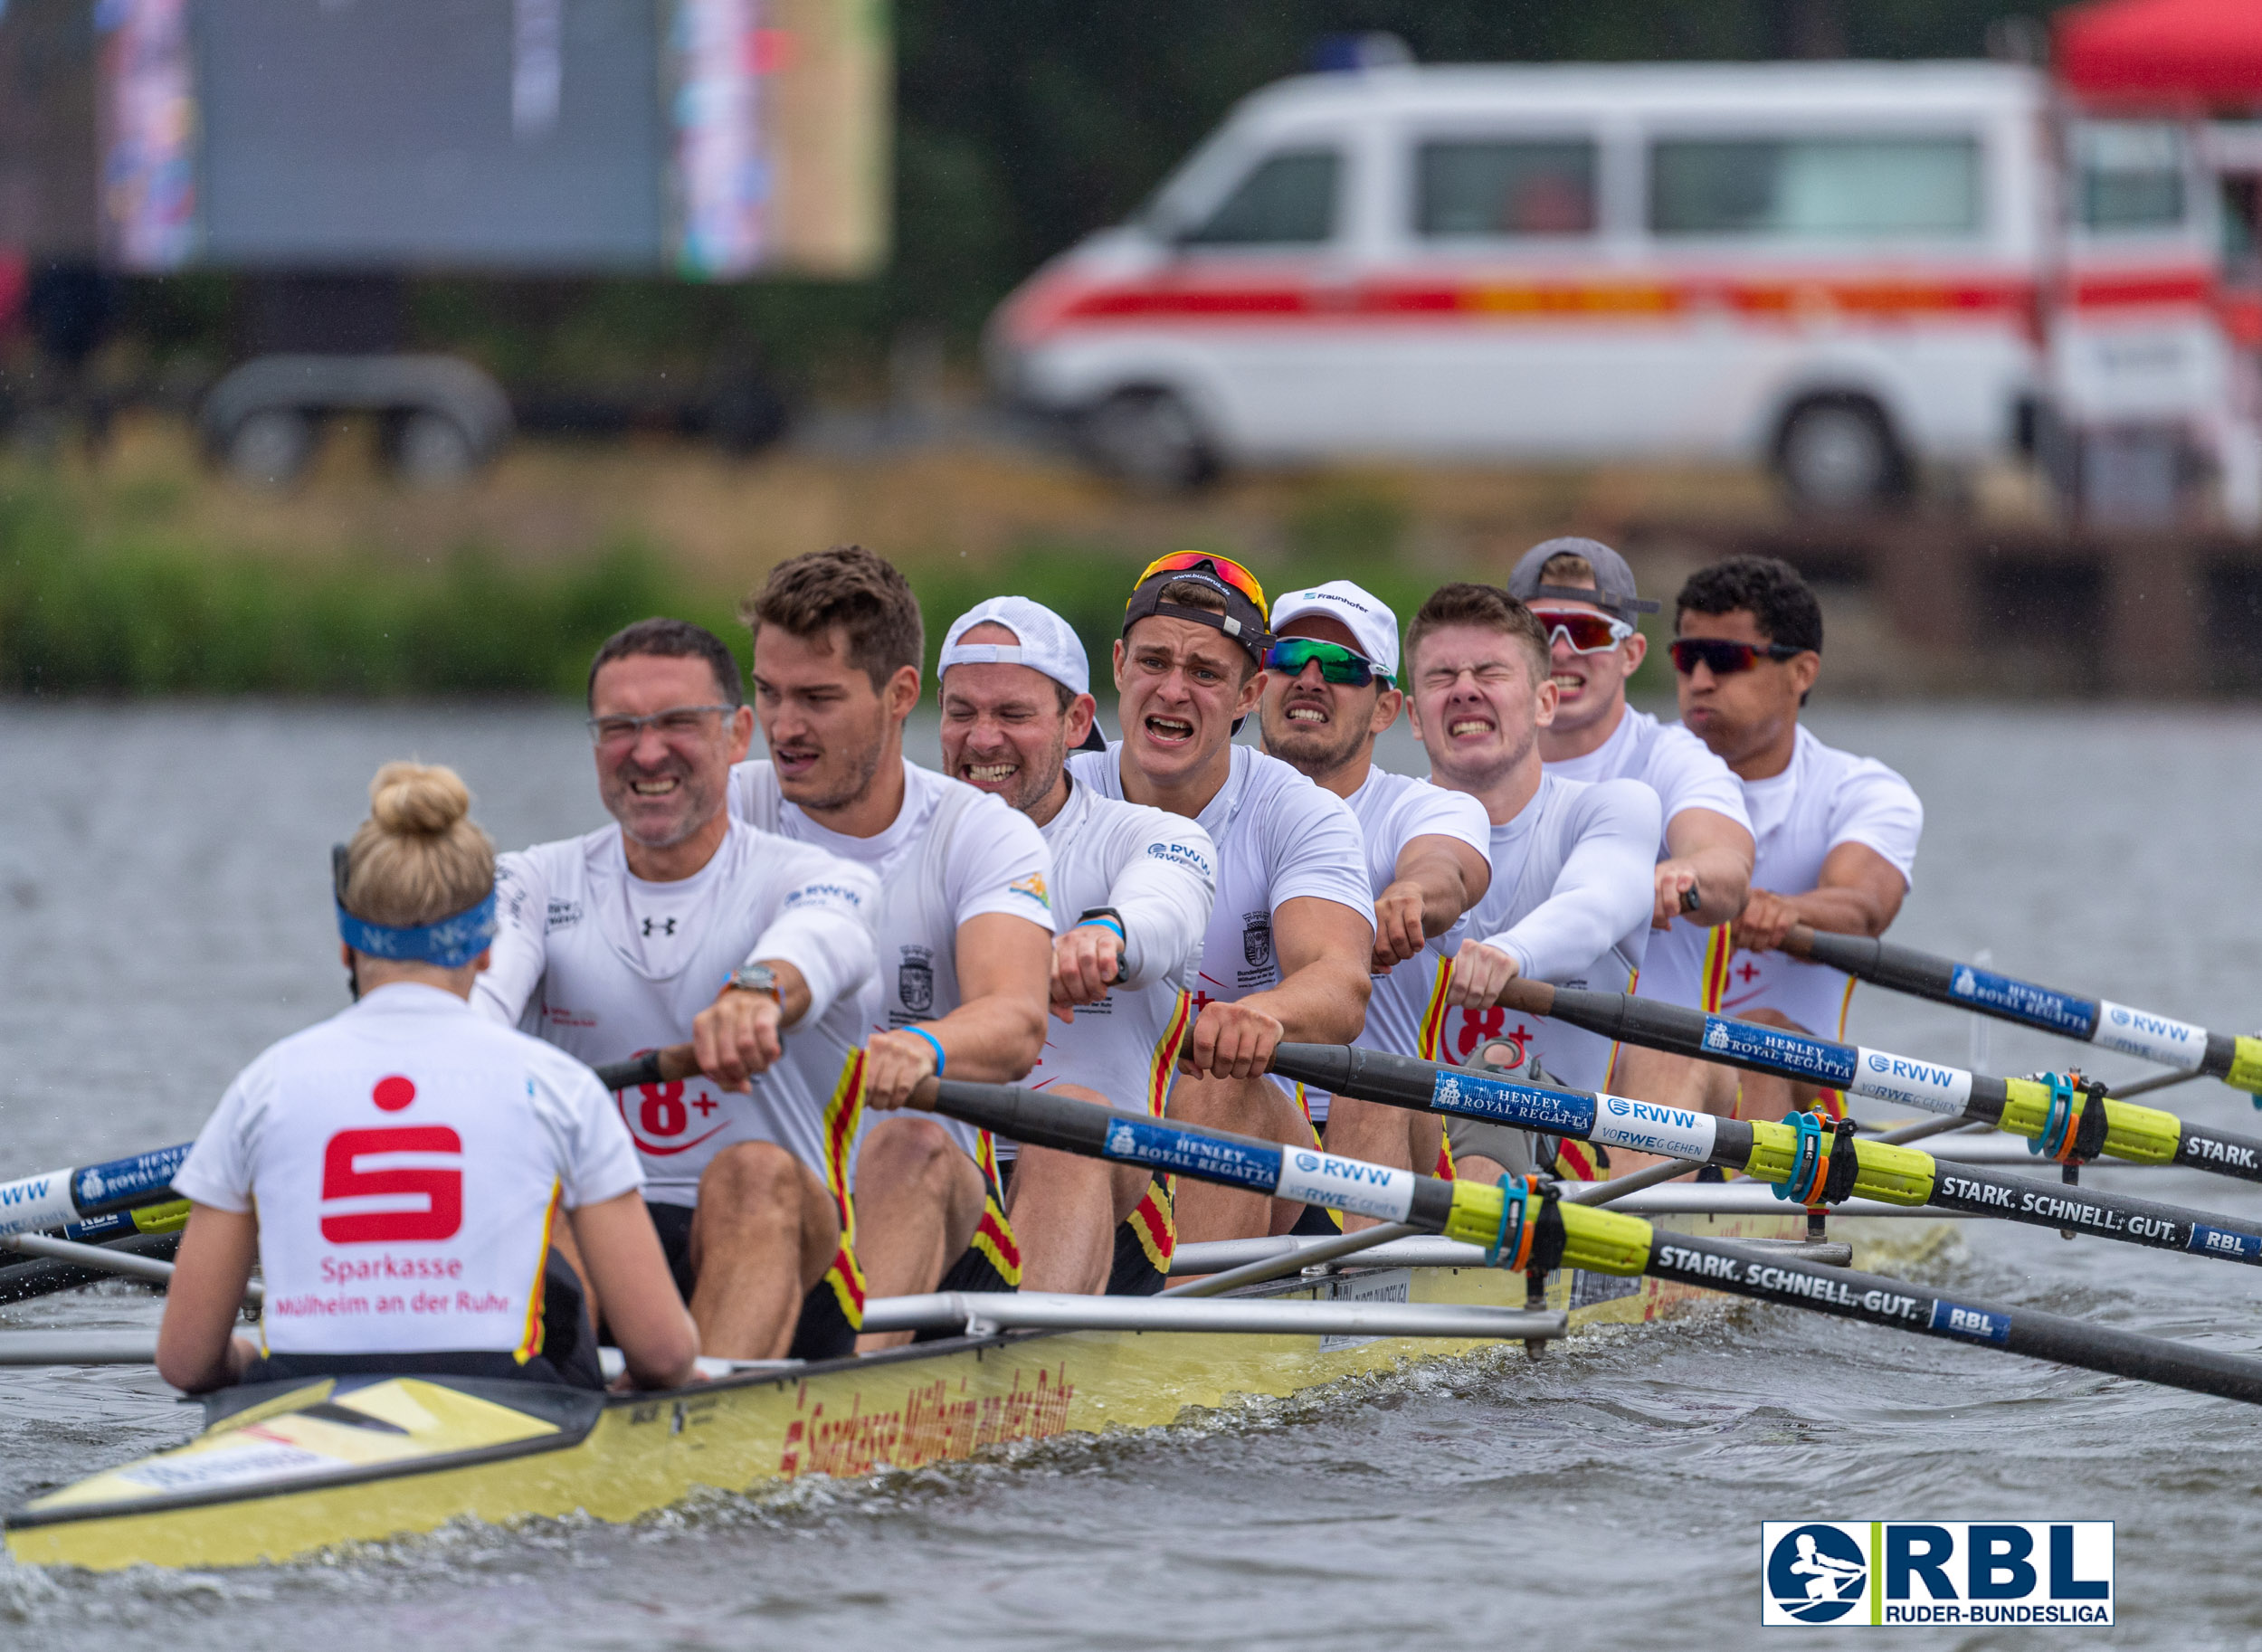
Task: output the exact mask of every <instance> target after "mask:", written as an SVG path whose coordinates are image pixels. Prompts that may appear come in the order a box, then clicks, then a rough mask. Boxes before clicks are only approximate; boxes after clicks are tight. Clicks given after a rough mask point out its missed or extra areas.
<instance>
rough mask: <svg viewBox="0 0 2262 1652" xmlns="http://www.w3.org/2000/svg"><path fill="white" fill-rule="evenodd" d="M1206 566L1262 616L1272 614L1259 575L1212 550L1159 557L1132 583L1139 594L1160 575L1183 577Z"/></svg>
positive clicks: (1229, 557) (1175, 553) (1141, 571)
mask: <svg viewBox="0 0 2262 1652" xmlns="http://www.w3.org/2000/svg"><path fill="white" fill-rule="evenodd" d="M1204 563H1207V564H1209V565H1210V566H1211V567H1212V568H1214V569H1215V570H1216V571H1217V576H1218V577H1219V578H1220V579H1221V580H1223V581H1224V582H1225V583H1226V584H1229V585H1231V586H1232V587H1233V589H1234V590H1236V591H1238V592H1240V593H1241V594H1242V595H1243V596H1245V597H1247V598H1248V599H1249V600H1250V602H1252V603H1256V604H1257V612H1259V613H1269V612H1272V605H1271V604H1270V603H1268V602H1266V601H1265V588H1264V587H1263V586H1262V585H1260V584H1258V583H1257V576H1256V575H1255V574H1251V573H1250V571H1249V570H1248V569H1247V568H1244V567H1243V566H1241V565H1240V563H1238V562H1235V561H1234V560H1233V559H1232V558H1231V556H1219V555H1214V554H1212V552H1209V551H1173V552H1172V553H1171V554H1170V555H1167V556H1157V557H1156V558H1155V560H1154V561H1153V562H1150V563H1148V564H1147V565H1146V566H1145V567H1144V568H1142V569H1141V570H1140V571H1139V576H1138V578H1136V579H1135V580H1133V581H1132V582H1131V589H1132V590H1134V591H1136V590H1137V589H1138V588H1139V587H1140V586H1141V585H1144V584H1146V582H1147V581H1148V580H1150V579H1153V578H1154V577H1155V575H1156V574H1184V573H1188V572H1190V571H1192V570H1193V569H1196V568H1199V567H1201V566H1202V564H1204Z"/></svg>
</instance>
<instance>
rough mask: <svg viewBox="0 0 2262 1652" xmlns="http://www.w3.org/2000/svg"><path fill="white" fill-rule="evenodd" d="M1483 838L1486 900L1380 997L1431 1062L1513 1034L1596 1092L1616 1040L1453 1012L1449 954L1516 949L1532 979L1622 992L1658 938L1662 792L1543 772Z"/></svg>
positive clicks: (1558, 1026) (1389, 982)
mask: <svg viewBox="0 0 2262 1652" xmlns="http://www.w3.org/2000/svg"><path fill="white" fill-rule="evenodd" d="M1488 838H1489V848H1488V850H1487V854H1488V858H1489V859H1490V860H1491V862H1492V883H1491V886H1490V887H1489V888H1487V889H1486V891H1485V896H1484V898H1483V899H1482V900H1480V901H1478V903H1477V904H1476V905H1475V906H1474V907H1470V908H1469V909H1468V912H1467V913H1466V914H1464V915H1463V916H1462V918H1461V921H1460V922H1459V924H1457V925H1455V926H1453V927H1452V928H1451V929H1449V930H1447V931H1446V932H1445V934H1443V935H1440V936H1438V937H1437V938H1436V939H1435V940H1433V941H1431V942H1430V945H1428V946H1427V947H1426V948H1424V949H1423V951H1422V952H1421V955H1420V956H1418V957H1413V958H1409V959H1407V960H1406V962H1405V963H1403V964H1400V965H1398V967H1397V968H1395V969H1393V970H1392V971H1391V973H1389V974H1387V975H1385V976H1384V977H1383V979H1382V980H1380V981H1378V982H1376V983H1374V996H1375V998H1376V999H1377V1000H1378V1001H1380V1000H1381V999H1383V997H1384V996H1386V995H1387V996H1388V997H1389V998H1390V999H1391V1000H1392V1005H1391V1008H1390V1011H1388V1013H1389V1015H1390V1017H1391V1024H1392V1025H1399V1024H1401V1023H1402V1021H1405V1020H1411V1021H1412V1022H1413V1023H1414V1025H1415V1027H1416V1029H1417V1032H1416V1039H1415V1048H1414V1053H1415V1054H1416V1055H1418V1056H1420V1057H1421V1058H1422V1059H1424V1060H1428V1061H1448V1062H1454V1063H1459V1062H1463V1061H1466V1060H1468V1058H1469V1056H1470V1055H1471V1053H1473V1052H1474V1051H1475V1050H1476V1049H1477V1048H1478V1045H1479V1043H1480V1042H1482V1041H1483V1040H1487V1039H1506V1040H1508V1041H1509V1042H1511V1043H1513V1044H1514V1045H1515V1046H1516V1049H1517V1051H1518V1053H1519V1054H1521V1055H1526V1056H1529V1055H1536V1056H1538V1057H1539V1059H1540V1060H1541V1062H1542V1063H1543V1064H1544V1066H1545V1067H1546V1068H1547V1070H1548V1071H1549V1072H1550V1073H1552V1074H1553V1075H1554V1077H1555V1078H1557V1079H1559V1080H1561V1081H1562V1082H1563V1083H1564V1084H1567V1085H1570V1086H1572V1087H1573V1088H1576V1089H1582V1090H1596V1089H1600V1088H1601V1087H1602V1086H1603V1085H1604V1084H1606V1083H1607V1082H1609V1079H1610V1063H1611V1040H1608V1039H1606V1038H1603V1037H1601V1036H1600V1035H1599V1034H1596V1033H1592V1032H1588V1031H1586V1030H1583V1029H1582V1028H1578V1027H1573V1026H1570V1025H1568V1024H1566V1023H1564V1022H1562V1021H1552V1020H1544V1019H1542V1018H1540V1017H1537V1016H1527V1015H1515V1014H1511V1013H1510V1012H1508V1011H1506V1010H1504V1009H1502V1008H1500V1007H1499V1006H1497V1005H1495V1006H1494V1007H1492V1008H1491V1009H1488V1010H1473V1011H1472V1010H1467V1009H1448V1008H1447V1006H1446V1003H1445V987H1446V983H1447V982H1448V981H1449V978H1450V974H1451V965H1452V958H1453V955H1454V954H1456V953H1458V952H1459V951H1460V948H1461V943H1462V942H1463V941H1465V940H1471V939H1474V940H1478V941H1481V942H1483V943H1484V944H1485V945H1488V946H1495V947H1497V948H1499V949H1500V950H1501V951H1503V952H1505V953H1507V954H1510V955H1511V956H1513V957H1514V958H1515V959H1516V970H1517V973H1519V974H1521V975H1523V976H1524V977H1525V978H1526V979H1528V980H1533V981H1545V982H1549V983H1553V984H1554V985H1556V986H1566V987H1578V988H1582V989H1584V990H1587V991H1592V992H1624V991H1625V990H1626V988H1627V986H1628V985H1629V983H1630V981H1631V979H1632V977H1633V975H1634V973H1635V972H1636V971H1638V970H1639V969H1640V967H1641V959H1642V952H1643V949H1644V947H1646V946H1647V945H1649V943H1650V941H1651V939H1652V937H1651V935H1650V933H1649V914H1650V911H1651V909H1652V906H1653V903H1654V897H1653V895H1652V893H1651V891H1652V889H1653V888H1654V887H1655V886H1654V884H1653V882H1652V880H1651V878H1650V876H1649V869H1650V868H1651V867H1653V866H1654V865H1656V864H1657V856H1656V845H1657V839H1658V800H1657V793H1654V792H1652V791H1650V790H1649V788H1648V787H1647V786H1644V785H1641V784H1640V783H1638V782H1635V781H1630V780H1606V781H1601V782H1598V783H1595V784H1592V785H1582V784H1581V783H1578V782H1577V781H1573V780H1565V779H1563V777H1562V776H1561V775H1559V774H1554V773H1552V772H1543V773H1542V774H1541V776H1540V783H1539V790H1538V791H1536V792H1535V793H1533V794H1532V800H1531V802H1527V803H1525V805H1524V807H1523V808H1521V809H1519V810H1518V811H1516V818H1515V819H1513V820H1511V821H1507V822H1506V824H1505V825H1500V826H1494V827H1492V828H1491V829H1490V831H1489V833H1488ZM1373 1013H1374V1012H1373V1011H1372V1010H1370V1011H1368V1018H1369V1020H1370V1021H1372V1020H1373Z"/></svg>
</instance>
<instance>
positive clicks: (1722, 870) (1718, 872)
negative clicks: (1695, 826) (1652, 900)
mask: <svg viewBox="0 0 2262 1652" xmlns="http://www.w3.org/2000/svg"><path fill="white" fill-rule="evenodd" d="M1675 859H1678V860H1680V861H1681V862H1682V863H1683V864H1684V865H1686V866H1687V867H1688V868H1689V869H1691V870H1693V871H1694V872H1695V873H1696V893H1697V897H1698V904H1697V907H1696V910H1695V911H1693V912H1684V913H1683V914H1682V915H1681V916H1684V917H1686V918H1687V919H1688V921H1689V922H1691V923H1692V924H1698V925H1702V926H1705V927H1706V928H1710V927H1711V926H1713V925H1715V924H1725V923H1726V922H1727V921H1728V920H1729V919H1731V918H1733V917H1734V916H1735V915H1736V914H1737V913H1739V912H1741V911H1743V910H1744V897H1746V896H1747V895H1749V894H1750V893H1751V887H1752V859H1751V857H1750V856H1749V855H1746V854H1743V853H1739V852H1738V851H1737V850H1733V849H1729V848H1726V847H1724V846H1709V847H1706V848H1704V849H1700V850H1696V852H1695V853H1694V854H1690V855H1686V856H1676V857H1675Z"/></svg>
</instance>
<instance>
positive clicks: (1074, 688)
mask: <svg viewBox="0 0 2262 1652" xmlns="http://www.w3.org/2000/svg"><path fill="white" fill-rule="evenodd" d="M977 625H1003V627H1005V629H1006V630H1008V631H1012V633H1013V635H1014V636H1016V637H1018V638H1020V639H1021V641H1020V643H1019V645H1018V646H1016V645H1015V644H1012V643H1010V642H961V641H958V639H959V638H961V637H963V636H965V634H966V633H967V632H968V631H972V630H973V629H974V627H975V626H977ZM955 665H1025V666H1027V667H1029V668H1030V669H1031V670H1033V671H1041V672H1043V673H1044V674H1045V675H1046V676H1047V677H1050V679H1052V680H1053V681H1054V682H1057V683H1059V684H1060V686H1061V687H1062V688H1066V689H1067V690H1068V691H1069V693H1071V694H1089V693H1090V692H1091V691H1092V668H1091V661H1090V660H1088V659H1087V658H1086V657H1085V654H1084V644H1083V641H1082V640H1081V639H1080V638H1079V637H1078V636H1077V634H1076V628H1075V627H1074V626H1072V625H1070V624H1069V622H1067V621H1066V620H1064V619H1062V618H1061V617H1060V615H1059V614H1057V613H1055V612H1052V610H1051V609H1050V608H1048V607H1046V606H1045V605H1044V604H1043V603H1032V602H1031V601H1030V600H1029V599H1028V598H1027V597H1025V596H993V597H992V598H991V599H990V600H989V601H988V602H986V603H975V604H974V606H973V607H972V608H969V609H967V610H966V612H964V613H962V614H960V615H959V616H958V617H957V618H956V619H955V620H953V621H952V622H950V629H949V631H946V632H945V633H944V634H943V658H942V663H941V664H939V665H937V666H936V668H935V674H936V676H937V677H940V676H941V675H942V674H943V673H944V672H945V671H947V670H949V669H950V668H951V667H953V666H955Z"/></svg>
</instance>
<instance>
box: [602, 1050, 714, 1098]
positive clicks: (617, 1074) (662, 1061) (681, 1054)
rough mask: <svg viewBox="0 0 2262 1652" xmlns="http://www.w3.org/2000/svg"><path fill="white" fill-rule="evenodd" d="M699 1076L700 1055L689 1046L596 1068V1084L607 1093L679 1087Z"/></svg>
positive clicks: (654, 1052) (659, 1051) (654, 1051)
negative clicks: (651, 1086)
mask: <svg viewBox="0 0 2262 1652" xmlns="http://www.w3.org/2000/svg"><path fill="white" fill-rule="evenodd" d="M698 1077H699V1055H698V1052H697V1051H695V1050H694V1049H692V1048H691V1046H690V1045H689V1044H670V1045H669V1046H668V1047H667V1048H666V1049H648V1050H646V1051H645V1052H644V1053H643V1054H642V1055H641V1056H632V1057H631V1058H630V1059H628V1060H626V1061H609V1062H607V1063H606V1064H605V1065H604V1066H603V1067H600V1068H597V1082H598V1083H599V1084H602V1085H603V1086H604V1087H605V1088H606V1089H608V1090H632V1089H634V1088H635V1087H637V1086H638V1085H640V1084H676V1083H680V1082H681V1081H682V1080H683V1079H686V1078H698Z"/></svg>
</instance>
